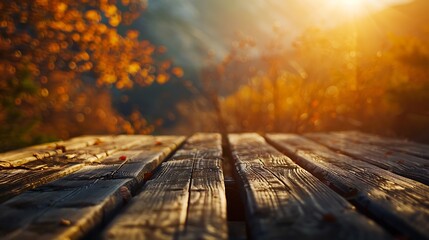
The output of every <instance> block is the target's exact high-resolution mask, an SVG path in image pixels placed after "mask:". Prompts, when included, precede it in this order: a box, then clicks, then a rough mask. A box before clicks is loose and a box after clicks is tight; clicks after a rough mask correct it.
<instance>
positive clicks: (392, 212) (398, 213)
mask: <svg viewBox="0 0 429 240" xmlns="http://www.w3.org/2000/svg"><path fill="white" fill-rule="evenodd" d="M267 138H268V139H269V140H270V142H272V143H273V144H274V145H276V146H277V147H279V148H281V149H282V150H283V151H284V152H286V153H287V154H288V155H290V156H293V157H294V159H295V160H296V161H297V162H298V163H299V164H300V165H301V166H303V167H304V168H305V169H307V170H308V171H310V172H311V173H313V174H314V175H315V176H317V177H318V178H319V179H321V180H322V181H324V182H325V183H326V184H328V185H329V186H330V187H331V188H333V189H334V190H336V191H337V192H338V193H340V194H342V195H343V196H344V197H346V198H348V199H349V200H351V201H352V202H353V203H354V204H355V205H357V206H358V207H359V208H360V209H362V210H364V211H366V212H369V213H370V214H371V215H372V216H373V217H374V218H376V219H377V220H378V221H380V222H382V223H383V224H384V225H386V226H389V227H390V228H392V229H394V230H395V231H398V232H399V233H401V234H403V235H405V236H407V237H408V238H410V239H428V238H429V231H428V226H429V195H428V193H429V187H428V186H426V185H424V184H422V183H419V182H416V181H414V180H411V179H408V178H405V177H401V176H399V175H397V174H394V173H392V172H389V171H386V170H383V169H381V168H379V167H377V166H374V165H372V164H369V163H367V162H364V161H361V160H357V159H354V158H351V157H349V156H346V155H343V154H340V153H337V152H334V151H332V150H330V149H328V148H327V147H324V146H322V145H320V144H317V143H315V142H313V141H310V140H308V139H305V138H303V137H300V136H297V135H293V134H269V135H268V136H267Z"/></svg>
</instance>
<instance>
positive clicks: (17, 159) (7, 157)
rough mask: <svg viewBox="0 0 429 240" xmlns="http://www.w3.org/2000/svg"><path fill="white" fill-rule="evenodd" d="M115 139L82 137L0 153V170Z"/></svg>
mask: <svg viewBox="0 0 429 240" xmlns="http://www.w3.org/2000/svg"><path fill="white" fill-rule="evenodd" d="M113 138H114V137H113V136H82V137H77V138H72V139H70V140H67V141H59V142H53V143H46V144H41V145H37V146H32V147H27V148H24V149H19V150H14V151H10V152H6V153H0V169H1V168H13V167H18V166H21V165H23V164H25V163H28V162H32V161H36V160H40V159H44V158H48V157H52V156H55V155H59V154H61V153H63V152H65V151H74V150H78V149H81V148H84V147H87V146H91V145H96V144H99V143H102V142H111V141H113Z"/></svg>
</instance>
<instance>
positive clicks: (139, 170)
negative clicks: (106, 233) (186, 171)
mask: <svg viewBox="0 0 429 240" xmlns="http://www.w3.org/2000/svg"><path fill="white" fill-rule="evenodd" d="M133 138H135V137H133ZM160 139H163V140H165V141H164V143H163V144H162V146H160V145H158V144H156V143H157V142H158V140H157V138H154V137H150V138H149V140H150V141H149V142H147V141H146V142H144V143H141V142H140V145H137V146H135V145H133V146H134V147H133V150H124V151H119V152H116V153H114V154H113V155H111V156H109V157H107V158H105V159H101V160H100V161H99V162H93V164H96V165H92V166H83V167H82V168H81V169H80V170H79V171H76V172H74V173H72V174H70V175H68V176H67V177H65V178H62V179H59V180H56V181H53V182H50V183H48V184H45V185H42V186H39V187H37V188H35V189H33V190H31V191H26V192H24V193H22V194H20V195H18V196H16V197H14V198H12V199H10V200H8V201H6V202H5V203H3V204H1V205H0V235H1V236H2V239H78V238H81V237H83V236H85V234H87V233H88V232H89V231H91V230H93V229H94V228H95V227H97V226H98V225H100V224H101V223H102V222H103V221H107V219H108V218H109V217H110V215H111V214H112V213H113V212H114V211H116V210H117V209H118V208H120V207H122V206H123V204H124V203H127V202H128V201H129V200H130V199H131V197H132V194H133V193H134V192H136V190H137V188H138V187H140V186H141V185H142V183H143V181H144V177H143V175H144V174H145V173H148V172H151V171H153V170H154V169H155V168H156V166H157V165H159V164H160V163H161V162H162V161H163V159H165V158H166V157H167V155H168V154H169V153H170V152H172V151H173V150H174V149H175V148H177V147H178V145H179V144H180V143H181V142H182V141H183V140H184V138H183V137H170V138H169V139H168V140H166V139H165V138H160ZM121 146H122V147H123V146H126V143H125V142H123V145H121ZM120 148H121V147H117V149H118V150H119V149H120ZM139 149H140V150H139ZM154 151H157V152H158V154H154ZM121 156H127V158H126V159H125V160H121V159H120V157H121ZM103 160H106V161H105V162H104V161H103ZM117 161H121V163H120V164H119V163H117ZM128 165H130V166H131V167H129V166H128ZM123 168H124V169H128V170H127V171H122V170H121V169H123Z"/></svg>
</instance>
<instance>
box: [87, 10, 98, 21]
mask: <svg viewBox="0 0 429 240" xmlns="http://www.w3.org/2000/svg"><path fill="white" fill-rule="evenodd" d="M85 18H86V19H87V20H89V21H94V22H99V21H100V20H101V16H100V14H99V13H98V12H97V11H95V10H89V11H87V12H86V13H85Z"/></svg>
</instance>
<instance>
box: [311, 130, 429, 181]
mask: <svg viewBox="0 0 429 240" xmlns="http://www.w3.org/2000/svg"><path fill="white" fill-rule="evenodd" d="M305 136H306V137H308V138H310V139H312V140H314V141H317V142H319V143H321V144H323V145H325V146H327V147H329V148H331V149H334V150H336V151H340V152H341V153H344V154H346V155H349V156H352V157H354V158H357V159H361V160H363V161H366V162H369V163H371V164H374V165H376V166H378V167H381V168H383V169H386V170H388V171H391V172H394V173H397V174H399V175H402V176H405V177H408V178H411V179H414V180H416V181H419V182H421V183H424V184H426V185H429V161H428V160H427V159H423V158H420V157H416V156H413V155H409V154H405V153H402V152H398V151H389V149H386V148H383V147H380V146H374V145H369V144H364V143H358V142H352V141H350V140H348V139H343V138H338V137H337V136H336V135H331V134H328V133H312V134H306V135H305Z"/></svg>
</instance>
